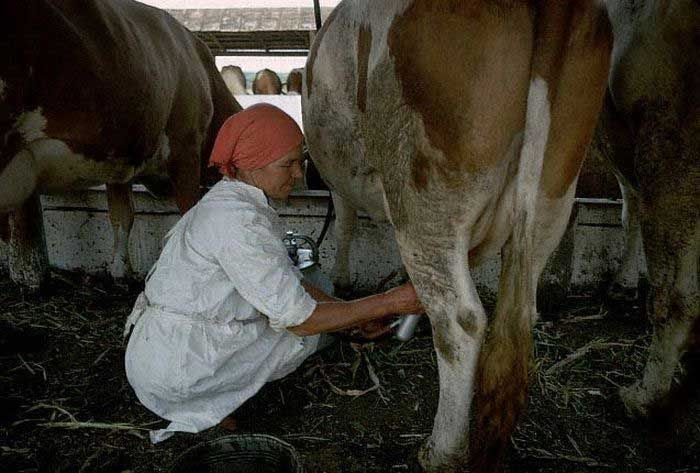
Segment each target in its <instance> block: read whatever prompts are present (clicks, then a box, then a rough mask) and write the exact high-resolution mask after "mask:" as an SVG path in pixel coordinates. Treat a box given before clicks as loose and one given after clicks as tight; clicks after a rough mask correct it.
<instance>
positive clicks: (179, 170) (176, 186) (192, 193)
mask: <svg viewBox="0 0 700 473" xmlns="http://www.w3.org/2000/svg"><path fill="white" fill-rule="evenodd" d="M200 136H202V137H203V136H205V133H204V132H202V133H201V135H200ZM178 138H179V139H177V140H174V139H173V140H171V142H170V149H171V154H170V159H169V160H168V176H169V177H170V182H172V184H173V190H174V192H175V201H176V203H177V207H178V209H180V213H182V214H184V213H185V212H187V211H188V210H189V209H191V208H192V207H194V205H195V204H196V203H197V201H198V200H199V199H200V198H201V196H202V191H201V187H200V184H201V180H200V177H201V173H202V170H201V167H200V166H201V163H200V162H199V159H197V158H195V157H197V156H199V155H200V154H201V143H202V139H201V138H200V139H196V138H195V136H184V137H178Z"/></svg>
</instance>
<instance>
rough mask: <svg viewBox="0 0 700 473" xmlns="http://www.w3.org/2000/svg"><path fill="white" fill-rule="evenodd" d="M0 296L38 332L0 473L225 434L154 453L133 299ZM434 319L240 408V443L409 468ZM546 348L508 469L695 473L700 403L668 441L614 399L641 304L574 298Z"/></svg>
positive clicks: (9, 382)
mask: <svg viewBox="0 0 700 473" xmlns="http://www.w3.org/2000/svg"><path fill="white" fill-rule="evenodd" d="M5 280H6V278H3V281H5ZM88 288H89V289H88ZM0 294H1V295H0V322H3V323H6V322H9V323H11V324H13V325H14V326H16V327H19V329H21V330H22V331H23V332H24V334H25V335H31V337H29V338H28V339H23V341H22V342H21V346H15V347H13V346H11V345H12V344H13V343H15V344H16V342H17V340H19V338H18V337H17V336H16V335H12V336H8V333H9V332H8V329H7V326H6V325H5V326H4V327H3V328H2V329H1V330H0V348H2V349H3V350H4V353H0V403H1V405H2V408H0V471H2V472H21V471H26V472H30V471H39V472H122V471H126V470H128V471H131V472H159V471H167V469H168V468H169V467H170V465H171V464H172V461H173V459H174V458H175V457H176V455H178V454H179V453H180V452H182V451H183V450H184V449H186V448H187V447H189V446H192V445H194V444H196V443H198V442H200V441H202V440H206V439H212V438H216V437H219V436H223V435H227V433H226V432H224V431H222V430H220V429H219V428H214V429H211V430H210V431H207V432H204V433H202V434H199V435H196V436H194V435H187V434H183V435H179V436H176V437H174V438H173V439H171V440H168V441H166V442H164V443H162V444H159V445H157V446H152V445H150V443H149V441H148V439H147V430H148V429H152V428H157V427H160V426H164V425H165V422H163V421H160V420H159V419H158V418H157V417H155V416H154V415H153V414H151V413H149V412H148V411H147V410H146V409H145V408H143V407H142V406H141V405H140V404H139V403H138V402H137V400H136V398H135V396H134V394H133V393H132V391H131V389H130V387H129V385H128V384H127V381H126V378H125V375H124V370H123V353H124V345H123V344H122V340H121V332H122V326H123V321H124V319H125V317H126V315H127V313H128V311H129V310H130V308H131V304H132V302H133V300H134V299H135V297H136V294H137V291H136V290H131V291H124V290H122V291H118V290H115V289H109V286H107V285H104V284H101V283H100V282H99V281H93V280H86V279H84V278H83V277H81V276H79V275H75V274H70V273H61V274H57V275H56V277H54V279H53V281H52V283H50V285H49V287H48V289H47V291H45V293H44V295H43V296H32V295H23V293H22V292H21V291H20V290H19V289H18V288H17V287H16V286H14V285H12V284H11V283H7V282H3V283H0ZM426 322H427V321H423V322H422V325H421V326H420V327H419V332H418V336H417V337H415V338H414V339H413V340H411V341H410V342H408V343H405V344H401V343H399V342H396V341H386V342H382V343H379V344H375V345H365V346H364V347H362V348H358V347H355V348H353V347H352V346H351V345H350V344H349V343H348V342H343V343H341V344H339V345H336V346H334V347H332V348H330V349H328V350H327V351H325V352H323V353H321V354H319V355H315V356H313V357H312V358H310V359H309V360H307V361H306V362H305V364H304V365H303V366H302V367H301V368H300V369H299V370H298V371H297V372H296V373H294V374H292V375H290V376H289V377H288V378H286V379H284V380H281V381H279V382H275V383H272V384H270V385H268V386H266V387H265V388H264V389H263V390H262V391H261V392H260V393H259V394H258V395H257V396H256V397H255V398H254V399H252V400H251V401H249V402H248V403H247V404H245V405H244V406H243V407H242V408H241V409H240V410H239V411H238V413H237V420H238V425H239V429H240V431H241V432H256V433H268V434H272V435H275V436H278V437H280V438H282V439H284V440H286V441H288V442H289V443H291V444H292V445H294V446H295V447H296V448H297V449H298V451H299V453H300V455H301V458H302V461H303V463H304V465H305V467H306V470H307V471H308V472H323V471H325V472H365V471H378V472H393V471H396V472H401V471H414V470H413V469H414V462H413V459H414V458H415V454H416V450H417V448H418V446H419V445H420V443H421V442H422V439H423V438H424V437H425V436H426V435H427V434H428V433H429V431H430V428H431V425H432V421H433V415H434V410H435V407H436V403H437V390H438V387H437V373H436V368H435V357H434V354H433V351H432V344H431V339H430V329H429V327H428V324H427V323H426ZM535 338H536V342H537V343H536V359H535V363H534V367H533V375H532V384H531V396H530V405H529V408H528V412H527V414H526V415H525V417H524V418H523V419H522V420H521V422H520V425H519V427H518V429H517V431H516V432H515V435H514V436H513V439H512V445H511V448H510V451H509V453H508V458H507V461H506V471H509V472H597V471H609V472H635V473H638V472H689V471H700V467H699V466H698V465H700V402H698V401H699V399H698V398H700V396H698V395H697V392H696V393H695V394H693V395H690V400H689V404H690V407H689V409H690V411H689V412H690V414H688V413H687V411H686V410H682V412H683V413H680V414H678V415H677V416H676V420H677V421H678V422H677V425H676V427H675V428H673V429H671V428H669V426H668V425H667V423H666V422H662V421H657V422H652V423H633V422H631V421H629V420H627V419H626V418H625V416H624V413H623V410H622V407H621V404H620V403H619V402H618V400H617V398H616V391H617V387H618V386H619V385H624V384H627V383H629V382H630V381H631V380H633V379H634V378H635V377H636V376H637V375H638V373H639V372H640V370H641V367H642V365H643V361H644V347H645V346H646V345H647V344H648V342H649V326H648V324H647V323H646V322H645V321H644V319H643V317H642V315H641V309H640V308H639V307H628V308H626V309H617V310H615V311H611V312H608V311H607V310H606V309H604V308H603V306H601V304H600V303H599V302H596V301H595V300H594V299H592V298H591V297H589V296H587V295H585V294H581V295H577V296H574V297H571V298H570V299H569V301H568V304H567V308H565V309H562V310H560V311H559V312H558V313H557V314H556V315H552V314H544V316H543V319H542V321H541V322H540V323H539V324H538V326H537V327H536V330H535ZM17 350H21V352H20V353H19V354H17ZM696 379H697V376H696ZM696 391H697V390H696ZM357 394H360V395H357ZM688 397H689V396H688V395H685V394H683V393H681V394H680V395H679V396H678V398H677V400H676V401H674V402H673V403H672V404H673V406H674V407H681V406H683V405H685V404H687V403H686V402H685V401H686V400H688ZM679 410H681V409H679Z"/></svg>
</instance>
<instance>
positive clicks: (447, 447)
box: [397, 222, 486, 472]
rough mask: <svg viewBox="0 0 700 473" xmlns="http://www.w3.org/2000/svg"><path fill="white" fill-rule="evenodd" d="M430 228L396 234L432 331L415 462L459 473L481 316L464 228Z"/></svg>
mask: <svg viewBox="0 0 700 473" xmlns="http://www.w3.org/2000/svg"><path fill="white" fill-rule="evenodd" d="M432 223H433V224H434V225H427V224H426V225H421V224H416V225H413V226H412V227H411V228H410V229H403V230H397V241H398V243H399V248H400V250H401V256H402V258H403V260H404V263H405V265H406V269H407V270H408V273H409V275H410V277H411V280H412V281H413V283H414V284H415V286H416V290H417V291H418V293H419V296H420V298H421V301H422V302H423V305H424V306H425V307H426V309H427V312H428V316H429V318H430V323H431V325H432V327H433V343H434V346H435V352H436V355H437V364H438V373H439V378H440V399H439V403H438V409H437V413H436V414H435V422H434V424H433V431H432V434H431V436H430V438H429V439H428V440H427V442H426V443H425V445H424V446H423V448H422V450H421V453H420V455H419V460H420V462H421V464H422V466H423V468H425V469H426V470H427V471H436V472H437V471H439V472H452V471H464V468H465V465H466V461H467V454H468V444H469V410H470V407H471V401H472V390H473V383H474V373H475V370H476V362H477V360H478V359H479V349H480V347H481V342H482V339H483V335H484V330H485V327H486V314H485V312H484V308H483V307H482V305H481V302H480V300H479V296H478V294H477V292H476V288H475V286H474V282H473V281H472V278H471V275H470V273H469V268H468V265H467V251H468V243H467V241H466V234H467V231H466V229H465V228H457V227H456V226H455V224H454V223H451V222H432Z"/></svg>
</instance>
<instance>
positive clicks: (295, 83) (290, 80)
mask: <svg viewBox="0 0 700 473" xmlns="http://www.w3.org/2000/svg"><path fill="white" fill-rule="evenodd" d="M303 73H304V69H303V68H300V67H297V68H296V69H292V70H291V71H289V75H288V76H287V95H301V81H302V76H303Z"/></svg>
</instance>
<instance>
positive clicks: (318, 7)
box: [314, 0, 321, 30]
mask: <svg viewBox="0 0 700 473" xmlns="http://www.w3.org/2000/svg"><path fill="white" fill-rule="evenodd" d="M314 17H315V18H316V30H320V29H321V4H320V2H319V0H314Z"/></svg>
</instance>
